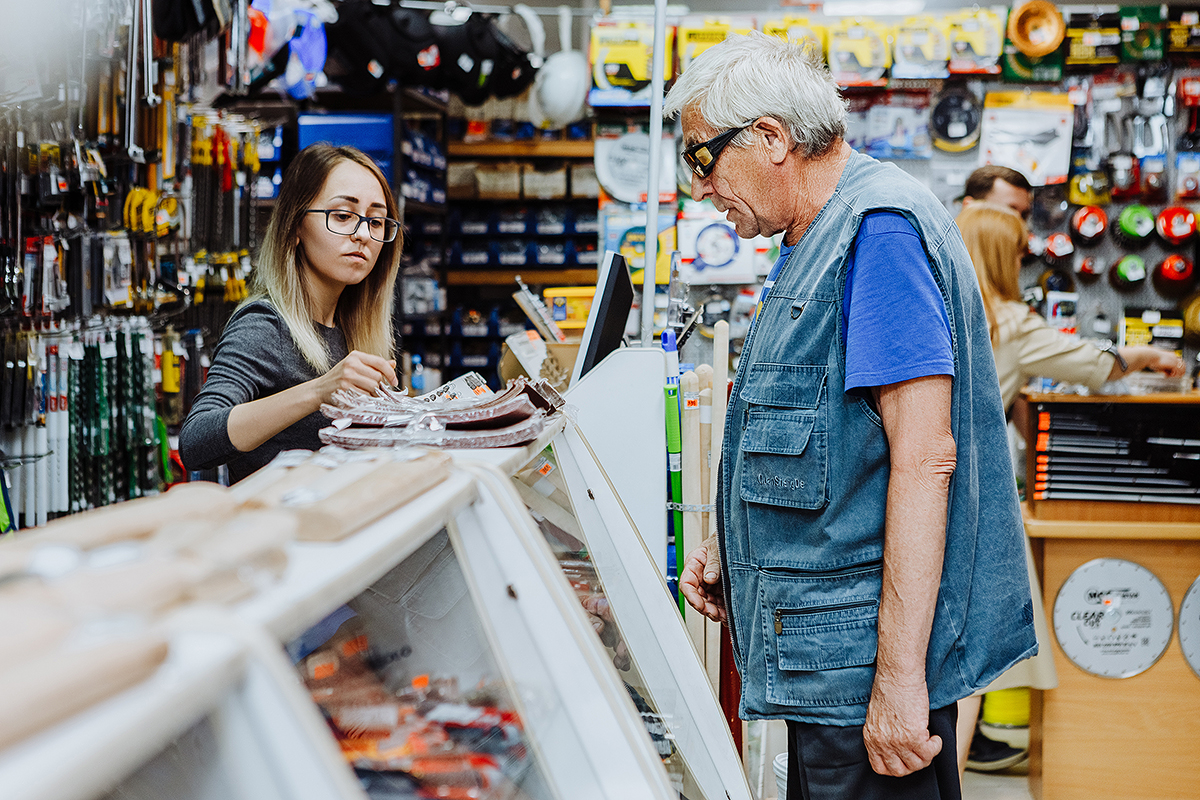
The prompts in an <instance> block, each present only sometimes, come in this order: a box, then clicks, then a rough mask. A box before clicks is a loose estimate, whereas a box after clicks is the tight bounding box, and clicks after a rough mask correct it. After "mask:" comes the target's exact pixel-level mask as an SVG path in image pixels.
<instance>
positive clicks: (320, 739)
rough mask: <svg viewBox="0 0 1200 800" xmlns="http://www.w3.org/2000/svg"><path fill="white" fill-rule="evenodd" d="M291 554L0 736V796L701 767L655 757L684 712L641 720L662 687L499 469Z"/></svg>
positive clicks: (498, 796)
mask: <svg viewBox="0 0 1200 800" xmlns="http://www.w3.org/2000/svg"><path fill="white" fill-rule="evenodd" d="M287 556H288V566H287V569H286V571H285V572H284V573H283V576H282V578H281V579H280V580H279V581H278V582H277V583H276V584H274V585H272V586H269V587H267V588H265V589H263V590H262V591H261V592H259V593H258V594H257V595H256V596H254V597H251V598H250V599H247V600H245V601H243V602H241V603H240V604H238V605H235V606H232V607H229V608H224V609H217V608H212V607H209V608H201V607H188V608H185V609H184V610H183V611H182V612H179V613H178V614H176V615H175V616H173V617H172V618H171V619H170V620H169V624H170V625H171V626H172V629H173V630H175V629H177V630H178V632H177V633H176V634H174V635H173V637H172V639H171V649H170V655H169V656H168V659H167V661H166V662H165V663H164V664H163V666H162V667H161V668H160V669H159V670H158V672H157V673H156V674H155V675H154V676H153V677H152V678H151V679H150V680H148V681H146V682H144V683H143V684H141V685H139V686H137V687H135V688H134V689H131V690H129V691H127V692H124V693H122V694H120V695H118V696H115V697H113V698H110V699H109V700H107V701H104V702H102V703H99V704H97V705H96V706H95V707H93V708H92V709H89V710H88V711H87V712H85V713H83V714H79V715H77V716H75V717H73V718H71V719H69V720H66V721H65V722H63V723H61V724H60V725H58V726H56V727H55V728H53V729H51V730H48V731H45V732H43V733H42V734H38V735H36V736H34V737H32V738H30V739H29V740H27V741H26V742H23V743H21V744H20V745H17V746H14V747H11V748H9V749H7V750H5V751H0V785H2V786H4V787H5V790H4V792H3V794H4V796H5V798H6V800H9V798H21V799H22V800H25V799H26V798H28V799H29V800H34V799H35V798H36V799H38V800H75V799H77V800H87V799H88V798H101V797H102V798H105V799H106V800H143V799H145V800H149V799H150V798H156V799H157V798H162V797H171V798H173V800H175V799H176V798H180V799H181V800H217V799H218V798H220V799H221V800H228V799H229V798H246V799H247V800H249V799H250V798H254V799H255V800H262V799H264V798H265V799H266V800H275V798H279V800H285V799H286V800H293V798H302V799H303V798H313V799H314V800H316V798H322V800H325V799H327V798H348V799H349V798H354V799H355V800H363V798H375V800H384V799H386V800H398V799H399V798H409V797H412V798H416V797H421V798H447V800H454V799H455V798H464V799H466V798H470V800H477V799H478V800H493V799H495V800H508V799H509V798H522V799H524V798H528V799H529V800H551V799H552V798H561V799H562V800H576V799H577V798H595V800H604V799H605V798H608V799H611V800H618V799H619V800H626V798H635V799H639V798H645V800H672V799H673V798H675V797H677V790H676V789H675V788H673V785H686V786H691V785H693V784H694V783H695V782H694V781H693V782H692V783H689V780H691V779H688V778H685V777H683V776H684V774H685V772H686V770H683V769H682V768H680V767H676V766H675V765H676V764H678V763H679V760H678V758H676V759H675V760H674V761H672V760H671V759H670V758H668V762H667V768H664V761H663V758H662V756H663V754H664V753H666V754H668V755H669V753H670V751H671V749H672V748H674V747H675V746H676V745H675V744H674V743H672V733H671V732H670V731H669V730H668V729H667V728H666V727H661V726H660V729H659V735H658V736H657V737H652V736H650V735H648V734H647V727H646V725H645V724H644V714H646V713H650V714H653V713H654V711H653V709H654V707H653V705H652V703H653V702H654V701H652V700H647V699H646V696H645V693H644V692H643V690H642V689H641V688H638V687H640V686H642V683H641V682H636V681H635V682H633V683H631V682H630V681H629V680H627V679H626V680H623V679H622V677H620V675H623V674H624V673H623V672H621V671H619V670H618V669H616V668H614V665H613V661H612V658H613V652H612V650H611V648H608V647H606V645H605V644H604V643H603V642H602V640H601V639H600V638H598V637H597V636H596V634H595V631H594V629H593V627H592V623H593V618H592V617H590V616H589V614H588V613H587V612H586V611H585V608H584V607H583V606H582V605H581V604H580V602H579V600H578V597H577V595H576V593H575V591H574V590H573V589H572V587H571V585H570V584H569V583H568V582H567V579H566V578H565V577H564V573H563V571H562V570H561V568H560V566H559V562H558V561H557V560H556V559H555V557H554V556H553V555H552V553H551V551H550V549H549V548H548V546H547V544H546V541H545V540H544V538H543V535H542V534H541V533H540V531H539V530H538V529H537V527H535V525H534V523H533V521H532V519H531V518H530V515H529V513H528V511H527V510H526V508H525V506H524V504H523V503H522V502H521V500H520V498H519V497H518V496H517V495H516V492H515V490H514V487H513V484H512V482H511V480H510V478H509V476H508V475H507V474H506V473H501V472H499V471H497V470H496V469H495V468H492V467H487V466H485V465H473V466H468V465H462V466H460V467H459V468H456V469H454V470H452V471H451V474H450V477H449V478H448V479H447V480H445V481H444V482H443V483H441V484H439V485H438V486H436V487H434V488H433V489H431V490H429V491H428V492H426V493H425V494H423V495H421V496H420V497H418V498H416V499H415V500H413V501H412V502H410V503H409V504H408V505H406V506H404V507H403V508H401V509H400V510H399V511H397V512H394V513H392V514H390V515H388V516H386V517H384V518H383V519H381V520H380V521H378V522H376V523H374V524H372V525H370V526H368V527H366V528H364V529H362V530H360V531H358V532H357V533H355V534H353V535H352V536H350V537H349V538H347V539H345V540H343V541H340V542H293V543H291V544H289V545H287ZM601 616H603V613H602V614H601ZM630 686H633V687H634V688H633V689H632V690H631V689H630V688H629V687H630ZM647 709H650V711H649V712H647V711H646V710H647ZM669 774H670V775H672V776H674V777H673V778H672V777H669ZM689 796H697V797H698V796H702V795H699V794H697V795H689ZM714 797H715V796H714ZM735 800H736V798H735Z"/></svg>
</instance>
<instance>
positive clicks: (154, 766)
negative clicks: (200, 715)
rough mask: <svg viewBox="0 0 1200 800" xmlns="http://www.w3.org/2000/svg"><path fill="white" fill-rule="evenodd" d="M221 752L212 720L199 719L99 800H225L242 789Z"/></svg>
mask: <svg viewBox="0 0 1200 800" xmlns="http://www.w3.org/2000/svg"><path fill="white" fill-rule="evenodd" d="M232 774H234V772H233V771H232V770H230V769H228V765H227V764H225V763H224V759H223V758H222V755H221V747H220V744H219V743H218V741H217V735H216V732H215V731H214V729H213V723H212V721H211V720H210V719H209V718H208V717H205V718H204V719H202V720H200V722H198V723H196V724H195V725H194V726H193V727H192V728H191V729H190V730H188V731H186V732H184V733H183V734H182V735H181V736H179V738H177V739H175V740H174V741H173V742H171V743H170V744H168V745H167V746H166V747H165V748H163V750H162V752H161V753H159V754H158V755H157V756H155V757H154V758H152V759H151V760H150V761H148V762H147V763H146V764H145V765H143V766H142V767H141V768H140V769H138V771H137V772H135V773H133V774H132V775H130V776H129V777H128V778H126V779H125V780H124V781H122V782H121V784H120V785H119V786H117V787H116V788H115V789H113V790H112V791H111V792H109V793H108V794H106V795H104V797H103V798H102V800H161V798H165V797H170V798H172V799H173V800H226V799H227V798H231V797H241V796H242V795H243V792H241V791H239V790H238V787H237V786H236V785H235V784H234V783H233V782H232V778H231V775H232Z"/></svg>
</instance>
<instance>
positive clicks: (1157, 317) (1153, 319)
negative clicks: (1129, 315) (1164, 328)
mask: <svg viewBox="0 0 1200 800" xmlns="http://www.w3.org/2000/svg"><path fill="white" fill-rule="evenodd" d="M1161 321H1162V312H1161V311H1155V310H1154V309H1152V308H1150V309H1146V310H1145V311H1143V312H1142V322H1144V323H1146V324H1147V325H1157V324H1158V323H1159V322H1161Z"/></svg>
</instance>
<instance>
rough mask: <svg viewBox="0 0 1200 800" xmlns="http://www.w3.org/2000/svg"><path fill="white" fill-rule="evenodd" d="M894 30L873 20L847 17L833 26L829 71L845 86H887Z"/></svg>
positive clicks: (830, 35) (830, 40) (830, 41)
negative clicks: (892, 31)
mask: <svg viewBox="0 0 1200 800" xmlns="http://www.w3.org/2000/svg"><path fill="white" fill-rule="evenodd" d="M890 40H891V30H890V29H889V28H888V27H887V26H886V25H883V24H881V23H878V22H875V21H874V20H872V19H867V18H862V17H856V18H852V19H851V18H847V19H843V20H842V21H841V22H839V23H838V24H837V25H834V26H833V27H831V28H830V29H829V70H830V72H832V73H833V79H834V80H835V81H837V82H838V84H840V85H842V86H885V85H887V79H886V76H887V70H888V67H890V66H891V65H892V48H891V43H890Z"/></svg>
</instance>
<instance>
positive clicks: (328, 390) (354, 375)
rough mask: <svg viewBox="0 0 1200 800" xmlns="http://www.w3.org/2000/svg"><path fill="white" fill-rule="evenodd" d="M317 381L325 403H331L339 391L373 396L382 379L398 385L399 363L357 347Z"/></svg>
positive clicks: (389, 383)
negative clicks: (397, 370) (397, 369)
mask: <svg viewBox="0 0 1200 800" xmlns="http://www.w3.org/2000/svg"><path fill="white" fill-rule="evenodd" d="M317 380H318V382H319V386H318V391H319V392H320V395H321V402H322V403H328V402H330V401H331V399H332V397H333V394H334V392H337V391H349V392H362V393H363V394H371V395H373V394H375V390H376V389H378V388H379V383H380V381H382V382H384V383H386V384H387V385H388V386H395V385H396V362H395V360H391V361H389V360H386V359H383V358H380V357H379V356H375V355H371V354H370V353H362V352H359V351H358V350H354V351H352V352H351V353H350V355H348V356H346V357H345V358H343V359H342V360H341V361H339V362H338V363H336V364H334V365H333V368H332V369H330V370H329V372H326V373H325V374H324V375H322V376H321V377H320V378H318V379H317Z"/></svg>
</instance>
